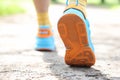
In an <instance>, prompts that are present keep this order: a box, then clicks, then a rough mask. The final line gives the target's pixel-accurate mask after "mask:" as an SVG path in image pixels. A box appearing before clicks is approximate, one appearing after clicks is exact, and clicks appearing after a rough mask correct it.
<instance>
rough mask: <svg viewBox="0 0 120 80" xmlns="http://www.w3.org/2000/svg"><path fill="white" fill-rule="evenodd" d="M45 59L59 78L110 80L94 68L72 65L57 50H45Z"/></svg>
mask: <svg viewBox="0 0 120 80" xmlns="http://www.w3.org/2000/svg"><path fill="white" fill-rule="evenodd" d="M43 54H44V55H43V60H44V61H45V62H47V63H50V65H49V69H50V70H51V72H52V73H53V74H52V75H53V76H55V77H56V78H57V79H58V80H89V79H90V80H110V79H108V78H107V76H106V75H105V74H102V73H101V71H100V70H97V69H94V68H80V67H70V66H68V65H66V64H65V63H64V58H63V57H62V56H59V55H58V54H57V52H50V53H49V52H44V53H43Z"/></svg>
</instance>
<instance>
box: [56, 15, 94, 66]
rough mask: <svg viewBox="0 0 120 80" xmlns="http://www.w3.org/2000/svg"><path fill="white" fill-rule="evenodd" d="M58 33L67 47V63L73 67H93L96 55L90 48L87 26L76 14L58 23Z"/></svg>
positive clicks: (65, 16) (64, 17)
mask: <svg viewBox="0 0 120 80" xmlns="http://www.w3.org/2000/svg"><path fill="white" fill-rule="evenodd" d="M58 31H59V34H60V37H61V38H62V40H63V42H64V44H65V47H66V54H65V62H66V64H68V65H71V66H81V67H84V66H86V67H91V66H92V65H94V64H95V55H94V53H93V51H92V49H91V48H90V47H89V43H88V37H87V31H86V25H85V23H84V21H83V20H82V19H81V18H80V17H79V16H77V15H75V14H66V15H64V16H63V17H62V18H61V19H60V20H59V22H58Z"/></svg>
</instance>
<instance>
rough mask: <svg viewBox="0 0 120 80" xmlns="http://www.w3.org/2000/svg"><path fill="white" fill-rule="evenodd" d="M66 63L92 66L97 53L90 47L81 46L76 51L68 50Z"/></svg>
mask: <svg viewBox="0 0 120 80" xmlns="http://www.w3.org/2000/svg"><path fill="white" fill-rule="evenodd" d="M73 52H76V53H73ZM65 63H66V64H68V65H71V66H81V67H82V66H86V67H91V66H92V65H94V64H95V55H94V53H93V52H92V50H91V48H89V47H81V48H80V49H79V50H76V51H72V50H66V55H65Z"/></svg>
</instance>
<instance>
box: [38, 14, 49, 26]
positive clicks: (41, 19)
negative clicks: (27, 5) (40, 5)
mask: <svg viewBox="0 0 120 80" xmlns="http://www.w3.org/2000/svg"><path fill="white" fill-rule="evenodd" d="M37 17H38V24H39V25H50V21H49V16H48V13H47V12H46V13H38V14H37Z"/></svg>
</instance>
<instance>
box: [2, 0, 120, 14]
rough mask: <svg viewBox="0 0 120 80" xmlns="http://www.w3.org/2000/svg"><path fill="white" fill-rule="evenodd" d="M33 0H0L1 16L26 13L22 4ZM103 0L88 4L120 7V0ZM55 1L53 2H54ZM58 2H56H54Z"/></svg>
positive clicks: (58, 0) (89, 1) (91, 1)
mask: <svg viewBox="0 0 120 80" xmlns="http://www.w3.org/2000/svg"><path fill="white" fill-rule="evenodd" d="M32 1H33V0H0V16H3V15H10V14H16V13H24V12H25V11H26V8H25V7H24V6H23V5H22V4H25V3H28V4H29V3H30V4H31V3H32ZM56 1H57V3H64V4H65V0H56ZM100 1H101V0H88V4H90V5H92V6H94V7H102V8H110V9H116V8H120V3H119V2H118V0H106V3H105V4H101V2H100ZM52 3H53V2H52ZM53 4H56V3H53Z"/></svg>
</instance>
